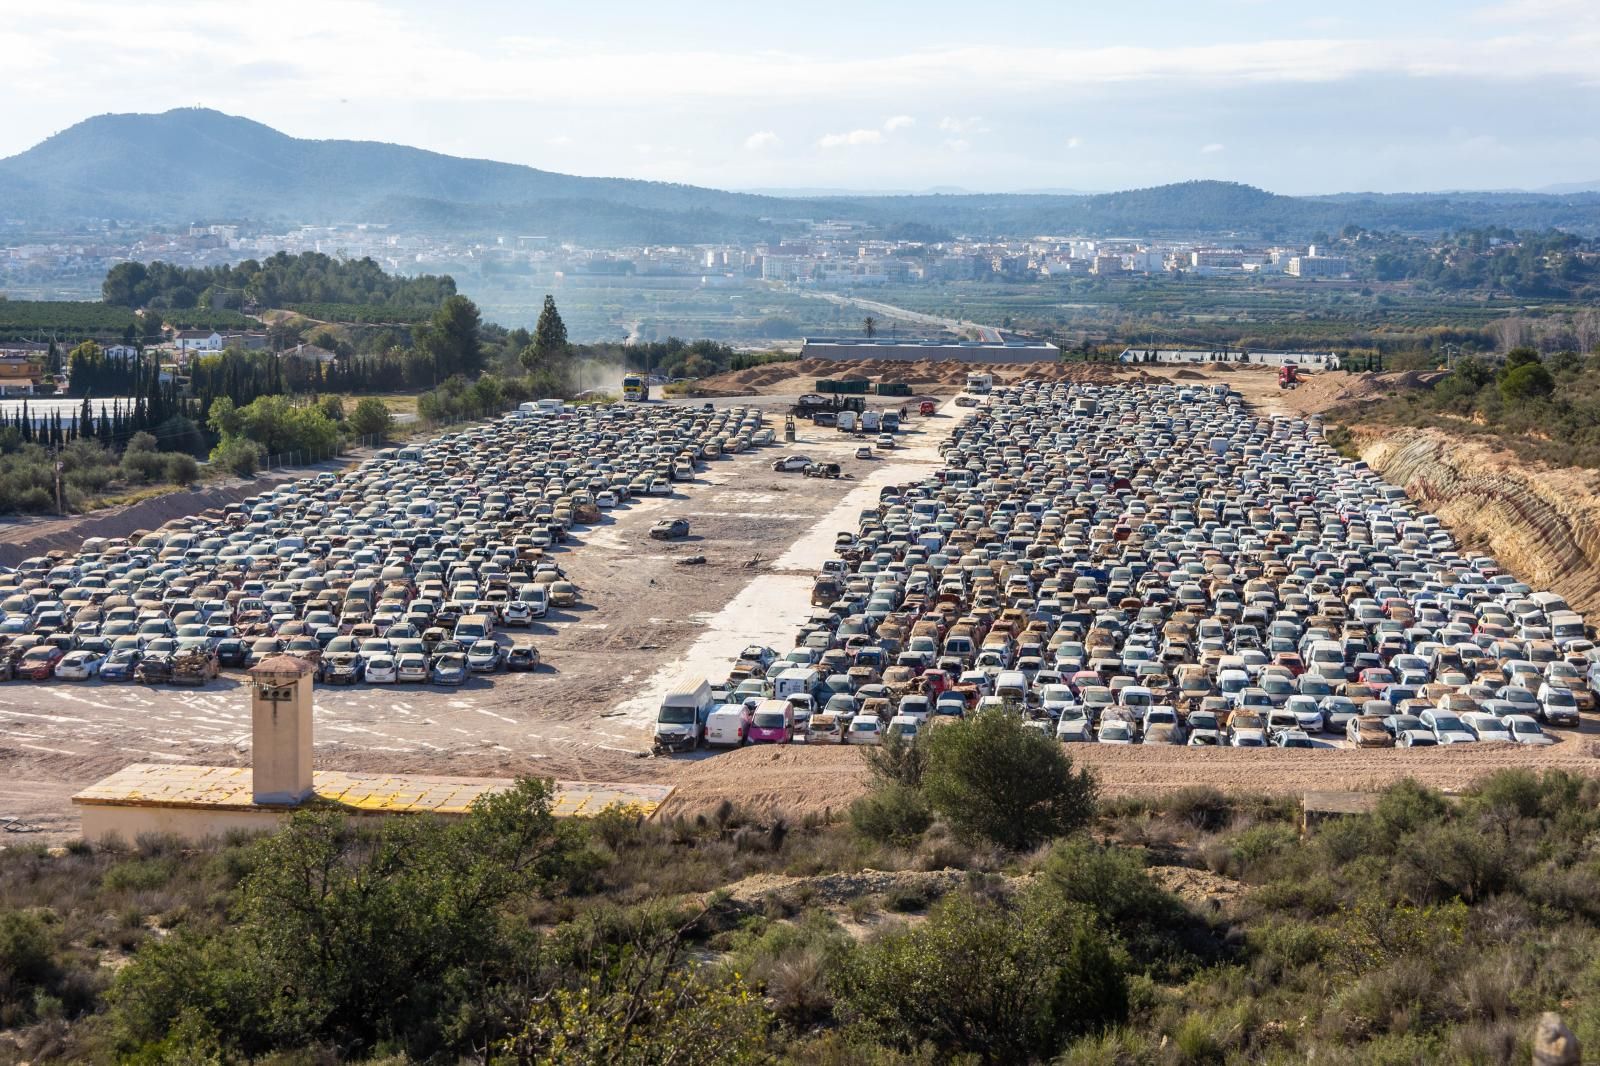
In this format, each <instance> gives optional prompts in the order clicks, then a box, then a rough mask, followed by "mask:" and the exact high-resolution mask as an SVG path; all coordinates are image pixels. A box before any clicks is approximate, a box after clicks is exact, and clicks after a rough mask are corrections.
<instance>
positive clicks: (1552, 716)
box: [1534, 682, 1578, 726]
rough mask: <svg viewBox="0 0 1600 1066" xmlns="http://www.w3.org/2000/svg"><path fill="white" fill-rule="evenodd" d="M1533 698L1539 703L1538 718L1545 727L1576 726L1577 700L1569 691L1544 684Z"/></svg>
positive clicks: (1557, 686)
mask: <svg viewBox="0 0 1600 1066" xmlns="http://www.w3.org/2000/svg"><path fill="white" fill-rule="evenodd" d="M1534 698H1535V699H1537V700H1538V701H1539V717H1540V718H1541V719H1543V721H1544V723H1545V724H1546V725H1570V726H1576V725H1577V724H1578V700H1577V698H1576V697H1575V696H1573V694H1572V690H1571V689H1568V688H1564V687H1562V686H1560V685H1552V684H1550V683H1549V682H1545V683H1544V684H1542V685H1540V686H1539V692H1538V694H1537V695H1536V696H1535V697H1534Z"/></svg>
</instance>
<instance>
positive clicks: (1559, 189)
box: [1539, 181, 1600, 196]
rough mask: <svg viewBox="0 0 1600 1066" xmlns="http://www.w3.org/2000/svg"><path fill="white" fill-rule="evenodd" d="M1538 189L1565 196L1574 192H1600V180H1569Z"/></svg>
mask: <svg viewBox="0 0 1600 1066" xmlns="http://www.w3.org/2000/svg"><path fill="white" fill-rule="evenodd" d="M1539 191H1540V192H1542V193H1550V194H1551V195H1554V196H1565V195H1569V194H1571V193H1575V192H1600V181H1569V182H1565V183H1563V184H1561V185H1546V186H1545V187H1544V188H1542V189H1540V190H1539Z"/></svg>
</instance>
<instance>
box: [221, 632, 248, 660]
mask: <svg viewBox="0 0 1600 1066" xmlns="http://www.w3.org/2000/svg"><path fill="white" fill-rule="evenodd" d="M249 661H250V645H249V644H247V643H246V642H245V641H243V640H240V639H239V638H238V637H224V638H223V639H221V640H219V641H217V662H218V663H220V664H221V665H223V666H228V667H240V666H244V665H245V664H246V663H248V662H249Z"/></svg>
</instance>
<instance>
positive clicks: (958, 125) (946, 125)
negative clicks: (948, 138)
mask: <svg viewBox="0 0 1600 1066" xmlns="http://www.w3.org/2000/svg"><path fill="white" fill-rule="evenodd" d="M939 128H940V129H942V130H944V131H945V132H946V133H988V132H989V129H988V127H986V126H985V125H984V124H983V119H981V118H979V117H977V116H976V115H973V116H971V117H969V118H957V117H955V116H954V115H946V116H945V117H944V118H942V119H940V120H939Z"/></svg>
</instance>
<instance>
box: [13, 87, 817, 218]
mask: <svg viewBox="0 0 1600 1066" xmlns="http://www.w3.org/2000/svg"><path fill="white" fill-rule="evenodd" d="M0 195H3V196H4V197H5V200H6V201H7V208H6V210H7V213H18V214H21V215H23V216H24V217H29V218H34V219H45V218H55V217H63V216H76V217H101V218H107V217H109V218H124V219H137V220H150V221H162V222H188V221H192V220H196V219H227V218H251V219H259V220H263V221H269V220H283V221H296V222H333V221H353V220H354V221H399V220H401V219H404V218H406V217H408V216H409V215H410V214H411V213H413V212H416V213H419V214H421V215H422V216H423V217H424V218H427V217H433V218H436V219H437V220H438V221H439V222H440V223H441V224H443V225H446V226H448V227H452V228H453V227H457V226H465V227H468V228H471V227H473V226H477V225H480V224H485V223H488V222H489V221H490V220H498V221H502V222H504V221H511V220H520V219H522V218H527V217H529V216H532V218H533V219H537V218H538V217H540V216H541V215H543V214H545V213H548V214H549V215H551V216H552V217H554V218H556V219H557V220H561V219H577V218H580V217H582V216H588V215H593V216H595V217H594V219H593V221H585V222H582V223H581V224H579V225H578V226H577V228H584V227H585V226H587V227H588V228H590V229H592V230H604V229H607V228H608V227H616V226H621V227H623V228H626V229H630V230H631V229H633V228H636V227H638V226H640V225H641V224H643V223H644V222H645V221H646V220H647V219H653V220H655V221H656V222H657V224H658V225H661V224H666V225H664V226H663V227H662V228H666V229H670V228H672V227H671V225H670V224H671V223H672V222H673V221H674V216H682V217H681V218H680V219H677V220H678V221H681V222H684V223H690V224H692V226H693V227H694V229H695V231H696V232H706V231H707V230H710V231H713V232H715V231H716V230H718V229H721V228H725V227H726V228H732V229H736V230H738V229H744V228H746V227H747V226H748V225H750V224H752V223H754V221H755V220H756V219H758V218H760V217H762V216H764V215H767V214H771V213H774V212H778V213H781V214H784V215H789V214H792V213H793V211H794V205H793V204H792V203H787V202H780V201H777V200H774V199H771V198H766V197H755V196H747V195H743V194H739V193H726V192H719V191H717V190H714V189H700V188H695V187H693V186H689V185H673V184H668V183H665V182H650V181H629V180H625V179H619V178H584V177H574V176H571V175H567V174H556V173H552V172H550V171H544V170H537V169H535V168H533V167H525V166H518V165H515V164H511V163H496V162H492V161H490V160H485V159H461V158H457V157H454V156H447V155H441V154H439V153H437V152H428V151H424V150H422V149H419V148H409V147H405V146H403V145H394V144H382V143H378V142H373V141H338V140H334V141H314V140H302V139H299V138H295V137H290V136H288V135H286V134H283V133H280V132H278V131H277V130H274V129H272V128H271V127H269V126H265V125H262V124H261V123H259V122H253V121H251V120H249V119H245V118H238V117H235V116H231V115H224V114H222V113H220V112H217V111H211V110H206V109H202V108H183V109H179V110H174V111H167V112H165V113H163V114H159V115H100V116H97V117H95V118H91V119H87V120H85V121H83V122H80V123H78V124H77V125H75V126H73V127H71V128H70V129H67V130H64V131H62V132H61V133H58V134H56V135H55V136H53V137H50V138H49V139H47V140H45V141H43V142H41V143H39V144H38V145H35V146H34V147H33V148H30V149H28V150H27V151H25V152H23V153H21V154H19V155H15V156H12V157H10V158H9V159H4V160H0ZM13 205H14V206H13ZM780 208H781V211H780ZM557 228H560V227H552V228H551V229H552V230H554V229H557ZM534 232H541V233H543V232H547V231H546V230H545V229H539V230H535V231H534Z"/></svg>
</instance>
